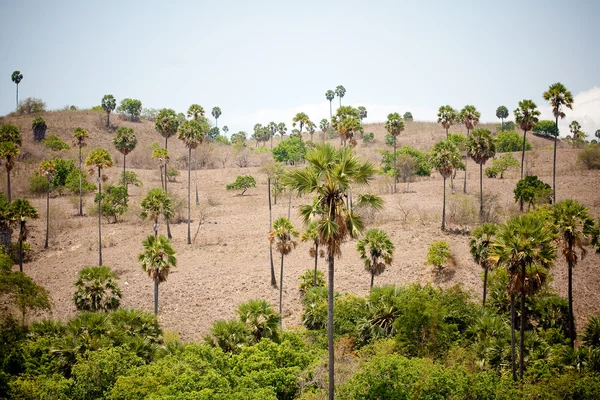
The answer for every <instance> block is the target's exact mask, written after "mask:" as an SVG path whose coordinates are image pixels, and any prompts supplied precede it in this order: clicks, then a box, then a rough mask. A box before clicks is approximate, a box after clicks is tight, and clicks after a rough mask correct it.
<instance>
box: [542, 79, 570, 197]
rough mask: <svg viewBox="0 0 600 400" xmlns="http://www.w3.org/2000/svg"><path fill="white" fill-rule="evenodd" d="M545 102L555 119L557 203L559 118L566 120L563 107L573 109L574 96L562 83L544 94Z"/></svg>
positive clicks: (554, 175) (554, 171)
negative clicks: (548, 104) (547, 103)
mask: <svg viewBox="0 0 600 400" xmlns="http://www.w3.org/2000/svg"><path fill="white" fill-rule="evenodd" d="M543 96H544V100H546V101H547V102H549V103H550V106H551V107H552V113H553V114H554V118H555V126H556V136H555V137H554V161H553V162H552V202H553V203H556V142H557V141H558V118H561V119H562V118H564V117H565V113H564V111H563V107H567V108H569V109H571V110H572V109H573V95H572V94H571V92H570V91H568V90H567V88H566V87H565V86H564V85H563V84H562V83H560V82H557V83H555V84H552V85H550V88H549V89H548V91H546V92H544V95H543Z"/></svg>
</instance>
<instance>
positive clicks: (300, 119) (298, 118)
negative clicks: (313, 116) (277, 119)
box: [292, 112, 312, 139]
mask: <svg viewBox="0 0 600 400" xmlns="http://www.w3.org/2000/svg"><path fill="white" fill-rule="evenodd" d="M296 124H298V125H299V127H300V129H299V133H300V139H302V128H303V127H304V126H305V125H309V124H312V122H311V120H310V119H309V118H308V115H306V114H305V113H303V112H299V113H298V114H296V115H295V116H294V119H293V120H292V126H293V127H295V126H296Z"/></svg>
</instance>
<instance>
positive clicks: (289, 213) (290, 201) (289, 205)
mask: <svg viewBox="0 0 600 400" xmlns="http://www.w3.org/2000/svg"><path fill="white" fill-rule="evenodd" d="M291 214H292V192H291V191H290V199H289V201H288V219H290V215H291Z"/></svg>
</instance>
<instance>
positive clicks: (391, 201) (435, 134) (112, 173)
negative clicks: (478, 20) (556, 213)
mask: <svg viewBox="0 0 600 400" xmlns="http://www.w3.org/2000/svg"><path fill="white" fill-rule="evenodd" d="M44 118H45V119H46V123H47V125H48V134H50V133H53V134H55V135H57V136H59V137H60V138H62V139H63V140H64V141H66V142H68V143H70V142H71V137H72V132H73V130H74V128H76V127H79V126H81V127H84V128H86V129H87V130H88V131H89V132H90V141H89V142H90V143H89V146H88V148H87V149H88V151H89V149H90V148H95V147H100V146H102V147H105V148H107V149H109V151H110V152H111V154H112V156H113V158H114V160H115V161H116V165H115V167H114V168H111V169H110V170H108V171H107V174H108V176H109V181H116V178H117V176H118V174H119V173H120V172H121V167H122V164H121V163H122V157H121V155H120V154H119V153H118V152H117V151H116V150H115V149H114V146H113V145H112V137H113V133H112V132H111V131H107V130H106V129H104V128H103V120H102V118H103V114H102V113H98V112H91V111H62V112H49V113H45V114H44ZM31 120H32V117H27V116H20V117H12V116H8V117H6V118H5V121H4V122H5V123H14V124H16V125H18V126H19V127H20V128H21V132H22V134H23V137H24V144H23V155H22V157H21V158H22V159H21V162H19V163H17V166H16V168H15V175H14V176H15V179H13V184H14V189H13V190H14V192H13V197H15V198H16V197H28V198H30V197H31V196H30V195H29V194H28V179H29V177H30V176H31V174H32V172H33V170H34V168H35V167H36V166H37V164H38V163H39V161H40V160H41V159H43V158H44V157H52V156H54V155H58V154H50V153H51V152H50V151H46V150H44V149H43V147H41V146H40V145H39V144H38V143H34V142H33V135H32V134H31ZM111 120H112V122H113V123H115V124H120V125H124V126H130V127H132V128H134V130H135V133H136V135H137V137H138V146H137V148H136V149H135V150H134V151H133V152H132V153H131V155H130V156H129V157H128V166H130V167H132V168H133V169H134V170H135V172H136V173H137V174H138V175H139V176H140V179H141V180H142V181H143V186H142V187H140V188H135V187H134V188H130V195H131V198H130V207H129V211H128V212H127V214H126V215H125V216H124V221H123V222H121V223H117V224H106V223H105V221H103V242H102V243H103V247H105V250H104V251H103V257H104V264H105V265H108V266H111V267H112V268H113V269H114V270H115V271H116V272H117V273H118V274H119V275H120V277H121V281H120V285H121V287H122V289H123V295H124V298H123V302H122V304H123V305H124V306H128V307H137V308H141V309H144V310H147V311H151V310H152V307H153V297H152V282H151V280H150V279H149V278H148V277H147V276H146V274H145V273H144V272H143V271H142V269H141V268H140V265H139V263H138V261H137V254H138V253H139V252H141V250H142V245H141V242H142V240H143V239H144V238H145V237H146V236H147V235H148V234H151V232H152V224H151V222H149V221H144V220H142V219H141V218H140V217H139V211H140V209H139V202H140V200H141V198H142V197H143V196H144V195H145V193H146V192H147V190H148V189H150V188H152V187H158V186H160V178H159V175H158V168H157V167H155V163H154V162H153V160H152V158H151V156H150V153H151V151H150V150H149V145H150V143H151V142H153V141H159V142H160V143H162V138H161V136H160V135H159V134H158V133H157V132H156V131H155V130H154V124H153V123H152V122H149V121H142V122H139V123H130V122H127V121H123V120H119V119H118V118H117V117H113V118H112V119H111ZM488 128H492V129H493V126H488ZM450 131H451V132H463V133H464V128H462V127H460V126H457V127H454V128H453V129H451V130H450ZM365 132H373V133H374V134H375V143H372V144H370V145H368V146H363V145H362V144H359V146H358V148H357V152H358V154H360V155H361V156H362V157H364V158H366V159H369V160H371V161H373V162H375V163H377V164H379V162H380V159H381V156H380V154H379V153H378V150H379V149H382V148H384V147H385V145H384V144H383V142H384V135H385V130H384V128H383V125H382V124H367V125H365ZM444 136H445V133H444V131H443V129H442V128H441V127H440V126H439V125H437V124H435V123H429V122H412V123H408V124H407V128H406V131H405V132H403V133H402V134H401V135H400V137H399V144H400V145H404V144H409V145H411V146H413V147H415V148H417V149H419V150H428V149H429V148H431V147H432V146H433V144H434V143H435V142H436V141H437V140H439V139H441V138H442V137H444ZM318 137H319V135H315V140H317V138H318ZM529 140H530V141H531V143H532V145H533V147H534V150H533V151H531V152H528V155H527V170H528V172H529V173H530V174H536V175H538V176H540V178H541V179H542V180H544V181H546V182H551V180H552V175H551V174H552V167H551V165H552V151H549V150H547V149H548V148H549V146H550V145H551V142H549V141H547V140H545V139H541V138H537V137H530V139H529ZM332 142H333V143H334V144H337V143H338V142H339V141H338V140H333V141H332ZM277 143H278V139H275V141H274V144H277ZM253 145H254V144H253V143H249V147H250V148H252V147H253ZM169 150H170V152H171V157H172V160H177V159H178V158H180V157H181V156H184V155H186V153H187V152H186V150H185V148H184V147H183V145H182V144H181V143H179V142H178V141H177V140H176V139H175V138H173V139H171V140H170V141H169ZM579 151H580V150H571V149H568V148H566V146H561V149H560V151H559V154H558V160H559V164H558V172H557V173H558V176H557V185H558V191H557V192H558V198H559V199H564V198H567V197H570V198H574V199H576V200H578V201H580V202H582V203H584V204H586V205H588V206H589V207H590V209H591V214H592V215H593V216H594V217H595V218H597V217H599V216H600V195H599V194H598V191H597V188H598V187H600V171H587V170H584V169H582V168H581V167H580V166H579V165H578V164H577V163H576V161H575V160H576V159H577V157H576V155H577V153H578V152H579ZM60 156H61V157H64V158H71V159H76V157H77V156H76V150H75V149H71V150H67V151H63V152H61V153H60ZM246 156H247V160H246V162H247V165H248V166H247V167H244V168H240V167H239V166H237V165H236V164H240V159H239V158H240V157H239V154H233V153H232V150H231V148H230V147H220V146H216V145H203V146H201V147H200V148H199V149H198V151H197V152H196V160H195V161H196V163H197V164H198V165H202V166H203V168H202V169H200V170H199V171H198V172H197V175H198V187H199V194H200V199H199V200H200V201H199V203H200V204H199V205H198V206H196V205H194V201H193V200H192V207H193V209H192V235H193V234H194V233H195V232H196V231H198V234H197V237H196V238H195V241H194V243H193V244H192V245H187V244H186V237H187V236H186V232H187V226H186V224H185V223H180V224H174V225H173V226H172V228H171V229H172V232H173V236H174V246H175V248H176V250H177V261H178V266H177V268H176V269H175V270H174V272H173V273H172V274H171V275H169V279H168V281H167V282H165V283H164V284H161V288H160V320H161V323H162V324H163V326H164V327H165V328H166V329H169V330H171V331H174V332H177V333H179V334H180V335H181V338H182V339H184V340H197V339H200V338H201V337H202V336H203V335H204V334H205V333H206V331H207V329H208V327H209V326H210V325H211V324H212V323H213V322H214V321H215V320H217V319H223V318H230V317H233V316H234V312H233V310H234V309H235V308H236V307H237V305H238V304H239V303H241V302H243V301H246V300H248V299H251V298H265V299H267V300H268V301H270V302H271V303H272V304H273V305H276V304H277V301H278V300H277V299H278V291H277V290H276V289H273V288H272V287H271V286H270V284H269V281H270V279H269V256H268V255H269V252H268V241H267V231H268V228H269V226H268V224H269V218H268V207H267V184H266V176H265V175H264V173H262V172H260V168H259V167H260V166H261V165H262V164H264V163H266V162H268V161H269V160H270V154H269V153H258V152H255V151H252V150H247V154H246ZM176 164H177V163H176V162H174V163H173V164H172V165H176ZM184 164H185V163H184ZM184 164H181V162H180V164H179V165H178V167H179V168H182V169H183V166H184ZM468 171H469V173H468V182H467V191H468V193H467V194H466V195H463V194H462V193H461V192H462V179H463V176H462V173H459V174H458V176H457V178H456V179H457V183H459V184H460V185H457V194H455V195H449V199H448V213H449V215H448V222H449V227H450V231H451V232H455V233H451V232H449V233H441V232H440V229H439V226H440V220H441V206H442V204H441V198H442V197H441V196H442V179H441V177H440V176H439V174H437V173H432V176H431V177H428V178H417V179H416V181H415V182H413V183H411V185H410V192H407V193H402V192H401V191H402V189H403V188H404V185H403V184H400V185H399V186H398V188H399V192H400V193H398V194H396V195H391V194H389V188H390V184H391V181H390V179H389V178H388V177H385V176H380V177H378V178H377V179H376V180H375V182H373V184H372V185H371V188H370V190H372V191H376V192H378V193H380V194H381V195H382V196H383V197H384V199H385V201H386V205H385V208H384V210H383V211H381V212H379V213H376V214H374V215H371V216H369V218H368V219H369V220H370V225H371V226H377V227H379V228H381V229H383V230H386V231H387V232H388V233H389V235H390V238H391V239H392V241H393V242H394V244H395V245H396V253H395V260H394V262H393V264H392V266H391V267H390V268H388V270H387V271H386V272H385V273H384V274H383V275H382V276H380V277H378V278H376V280H375V284H376V285H383V284H405V283H410V282H421V283H426V282H435V283H437V284H439V285H441V286H443V287H448V286H452V285H455V284H458V285H460V286H461V287H463V288H464V289H465V290H467V291H469V292H470V293H472V295H473V297H474V298H476V299H478V298H480V296H481V286H482V283H481V277H480V274H481V270H480V268H479V267H478V266H477V265H476V264H475V263H474V262H473V261H472V260H471V257H470V255H469V252H468V237H467V236H465V235H463V234H461V232H463V231H468V230H469V229H472V227H473V225H474V224H476V222H477V210H478V203H477V201H478V200H477V198H478V197H477V196H478V192H477V191H478V187H479V183H478V178H479V174H478V168H477V166H476V165H475V164H474V163H472V162H469V166H468ZM182 174H183V175H182V176H180V177H179V178H178V180H177V182H175V183H170V184H169V190H170V192H171V193H174V194H175V196H176V197H178V198H180V199H185V197H186V196H187V186H186V182H187V179H184V177H185V171H182ZM237 175H253V176H254V177H255V178H256V180H257V184H258V186H257V187H256V188H254V189H250V190H248V192H247V194H246V195H244V196H239V195H237V194H236V193H234V192H230V191H226V190H225V185H226V184H227V183H230V182H233V181H234V180H235V178H236V176H237ZM517 175H518V171H517V170H512V171H511V170H509V171H508V172H507V173H506V174H505V178H504V179H502V180H500V179H485V181H484V191H485V192H486V193H487V194H488V195H487V202H488V204H489V207H488V209H489V210H490V214H492V215H491V216H490V218H495V219H497V220H499V221H502V220H504V219H506V218H507V217H508V216H510V215H514V214H516V213H517V212H518V208H517V207H515V204H514V200H513V194H512V190H513V188H514V186H515V184H516V181H517ZM5 180H6V174H5V173H2V174H0V185H2V186H0V187H2V189H4V188H5V185H6V183H5ZM193 189H194V175H192V193H193ZM92 199H93V197H92V195H89V196H87V197H86V199H85V201H86V206H85V209H88V208H89V207H90V206H91V205H93V200H92ZM307 201H309V199H307V198H295V197H294V198H292V201H291V207H292V210H291V217H292V222H293V223H294V224H295V226H296V227H298V228H300V227H301V223H300V220H299V219H298V216H297V214H298V213H297V211H298V207H299V206H300V205H301V204H303V203H306V202H307ZM32 202H33V204H34V206H35V207H36V208H37V209H38V210H39V212H40V219H39V220H37V221H34V222H33V223H32V224H31V234H30V241H31V244H32V247H33V249H34V252H35V254H34V258H33V261H31V262H29V263H27V264H26V265H25V266H24V268H25V271H26V273H28V274H29V275H30V276H32V277H33V279H34V280H35V281H36V282H38V283H40V284H42V285H44V286H45V287H46V288H48V290H49V291H50V293H51V295H52V299H53V302H54V309H53V316H54V317H57V318H60V319H66V318H67V317H69V316H72V315H73V314H74V313H75V307H74V305H73V301H72V296H73V293H74V286H73V283H74V282H75V280H76V276H77V272H78V270H79V269H80V268H81V267H82V266H86V265H94V264H95V263H96V262H97V253H96V251H97V226H96V224H97V220H96V219H95V218H94V217H93V215H91V213H89V214H90V215H88V216H85V217H83V218H79V217H75V216H74V215H75V213H76V202H75V201H73V199H71V198H70V196H69V195H64V196H62V197H53V198H52V199H51V209H50V212H51V222H50V248H49V249H47V250H44V249H43V241H44V234H45V224H44V222H45V199H44V198H33V199H32ZM287 213H288V197H287V196H285V195H283V196H280V197H279V198H278V201H277V205H275V206H274V209H273V217H274V218H277V217H279V216H284V215H287ZM165 229H166V228H165V226H164V224H163V225H161V226H160V228H159V231H160V232H161V233H164V232H165ZM440 238H443V239H444V240H446V241H447V242H448V243H450V246H451V252H452V255H453V260H454V265H453V266H452V267H450V268H449V269H448V271H447V273H445V274H443V275H439V274H435V273H434V271H433V268H432V267H430V266H425V265H424V262H425V259H426V254H427V248H428V246H429V244H430V243H431V242H433V241H436V240H440ZM599 260H600V256H598V255H593V254H590V255H589V256H588V257H587V258H586V259H585V260H584V261H583V262H581V263H580V264H579V265H578V266H577V270H576V271H575V279H574V294H575V313H576V315H577V317H578V320H577V324H578V326H579V327H581V326H583V325H584V324H585V322H586V321H587V319H588V317H589V316H590V315H592V314H594V313H597V312H599V311H600V301H599V300H600V297H599V296H600V295H599V293H600V279H599V274H598V272H597V270H596V268H597V265H598V261H599ZM276 261H277V259H276ZM311 265H312V259H311V257H310V256H309V254H308V245H304V244H301V245H300V246H299V247H298V248H297V249H296V250H294V251H293V252H292V253H291V254H290V255H289V256H287V257H286V264H285V276H284V282H283V287H284V295H283V301H284V316H283V317H284V325H285V326H287V327H290V326H292V325H298V324H300V315H301V303H300V293H299V291H298V277H299V276H300V275H301V274H302V273H303V272H304V271H305V270H306V269H309V268H310V267H311ZM321 268H324V264H323V265H321ZM336 269H337V271H336V287H337V290H339V291H340V292H350V293H355V294H358V295H365V294H366V293H367V292H368V289H369V275H368V274H367V273H366V272H365V271H364V269H363V264H362V262H361V261H360V259H359V257H358V254H357V252H356V250H355V244H354V243H353V242H348V243H346V244H345V245H344V247H343V258H342V259H341V260H340V261H339V263H336ZM552 273H553V275H554V282H553V283H552V286H553V287H554V288H555V289H556V291H557V292H558V293H559V294H561V295H563V296H565V295H566V290H567V289H566V286H567V285H566V282H567V277H566V266H565V264H564V262H563V261H562V260H561V261H560V262H559V263H558V264H557V266H556V267H555V268H554V270H553V271H552ZM278 280H279V278H278Z"/></svg>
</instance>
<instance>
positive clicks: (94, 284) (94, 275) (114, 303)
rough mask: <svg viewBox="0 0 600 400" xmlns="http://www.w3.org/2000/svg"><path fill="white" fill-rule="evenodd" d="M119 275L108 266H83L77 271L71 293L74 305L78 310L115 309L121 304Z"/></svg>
mask: <svg viewBox="0 0 600 400" xmlns="http://www.w3.org/2000/svg"><path fill="white" fill-rule="evenodd" d="M118 280H119V276H118V275H117V274H115V273H114V272H113V271H111V269H110V268H109V267H100V266H92V267H84V268H83V269H81V270H80V271H79V275H78V278H77V281H76V282H75V287H76V288H77V290H76V291H75V294H74V295H73V301H74V302H75V307H76V308H77V310H79V311H109V310H116V309H117V308H119V305H120V304H121V296H122V293H121V289H119V286H118V284H117V281H118Z"/></svg>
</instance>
